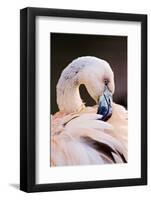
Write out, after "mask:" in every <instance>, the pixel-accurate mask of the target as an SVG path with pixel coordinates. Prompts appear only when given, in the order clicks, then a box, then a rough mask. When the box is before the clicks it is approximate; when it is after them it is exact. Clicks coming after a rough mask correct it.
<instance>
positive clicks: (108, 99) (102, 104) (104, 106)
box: [97, 85, 112, 121]
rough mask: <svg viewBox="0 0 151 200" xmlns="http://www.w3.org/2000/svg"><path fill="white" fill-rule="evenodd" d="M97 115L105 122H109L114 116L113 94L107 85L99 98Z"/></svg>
mask: <svg viewBox="0 0 151 200" xmlns="http://www.w3.org/2000/svg"><path fill="white" fill-rule="evenodd" d="M97 114H100V115H101V116H102V118H101V119H100V120H103V121H107V120H108V119H109V118H110V117H111V115H112V93H111V91H110V90H109V88H108V86H107V85H105V88H104V91H103V94H102V95H101V96H100V97H99V107H98V111H97Z"/></svg>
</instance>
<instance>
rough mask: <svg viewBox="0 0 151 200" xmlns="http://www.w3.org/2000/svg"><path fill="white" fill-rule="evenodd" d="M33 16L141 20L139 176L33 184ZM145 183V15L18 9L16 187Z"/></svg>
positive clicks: (41, 188) (31, 189) (47, 188)
mask: <svg viewBox="0 0 151 200" xmlns="http://www.w3.org/2000/svg"><path fill="white" fill-rule="evenodd" d="M36 16H54V17H68V18H85V19H97V20H98V19H104V20H120V21H134V22H141V178H132V179H121V180H103V181H85V182H72V183H53V184H51V183H50V184H36V183H35V178H36V177H35V176H36V173H35V172H36V165H35V153H36V151H35V135H36V134H35V101H36V99H35V82H36V81H35V80H36V77H35V71H36V66H35V19H36ZM146 184H147V15H142V14H125V13H107V12H92V11H77V10H63V9H48V8H30V7H29V8H24V9H22V10H21V11H20V189H21V190H23V191H26V192H42V191H56V190H71V189H72V190H73V189H88V188H100V187H101V188H104V187H121V186H132V185H146Z"/></svg>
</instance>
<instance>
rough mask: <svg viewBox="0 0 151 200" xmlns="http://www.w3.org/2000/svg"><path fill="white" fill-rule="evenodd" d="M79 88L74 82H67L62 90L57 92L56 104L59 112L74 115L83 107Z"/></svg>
mask: <svg viewBox="0 0 151 200" xmlns="http://www.w3.org/2000/svg"><path fill="white" fill-rule="evenodd" d="M79 86H80V84H78V83H75V82H74V81H70V82H68V81H67V82H65V83H64V85H63V88H64V89H61V90H58V91H57V92H58V94H57V102H58V107H59V109H60V111H63V112H66V113H74V112H78V111H80V110H81V109H83V108H84V107H85V105H84V103H83V101H82V99H81V96H80V92H79Z"/></svg>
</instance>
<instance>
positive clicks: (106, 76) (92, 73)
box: [57, 56, 115, 121]
mask: <svg viewBox="0 0 151 200" xmlns="http://www.w3.org/2000/svg"><path fill="white" fill-rule="evenodd" d="M81 84H84V85H85V86H86V88H87V91H88V93H89V94H90V96H91V97H92V98H93V99H94V100H95V101H96V104H98V111H97V113H98V114H100V115H101V116H102V120H104V121H106V120H107V119H108V118H109V117H110V116H111V114H112V95H113V93H114V87H115V86H114V74H113V71H112V69H111V67H110V65H109V64H108V63H107V62H106V61H105V60H102V59H99V58H96V57H93V56H83V57H79V58H77V59H75V60H73V61H72V62H71V63H70V64H69V65H68V66H67V67H66V68H65V69H64V70H63V72H62V74H61V77H60V79H59V81H58V85H57V99H58V105H59V108H62V110H66V111H67V110H68V112H74V111H76V110H78V108H80V106H81V104H83V102H82V101H81V98H80V94H79V90H77V88H79V86H80V85H81ZM62 91H63V92H62Z"/></svg>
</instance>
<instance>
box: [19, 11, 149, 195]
mask: <svg viewBox="0 0 151 200" xmlns="http://www.w3.org/2000/svg"><path fill="white" fill-rule="evenodd" d="M20 84H21V85H20V189H21V190H23V191H26V192H40V191H54V190H70V189H86V188H87V189H88V188H103V187H120V186H132V185H146V184H147V16H146V15H143V14H125V13H107V12H92V11H77V10H62V9H47V8H25V9H22V10H21V12H20Z"/></svg>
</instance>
